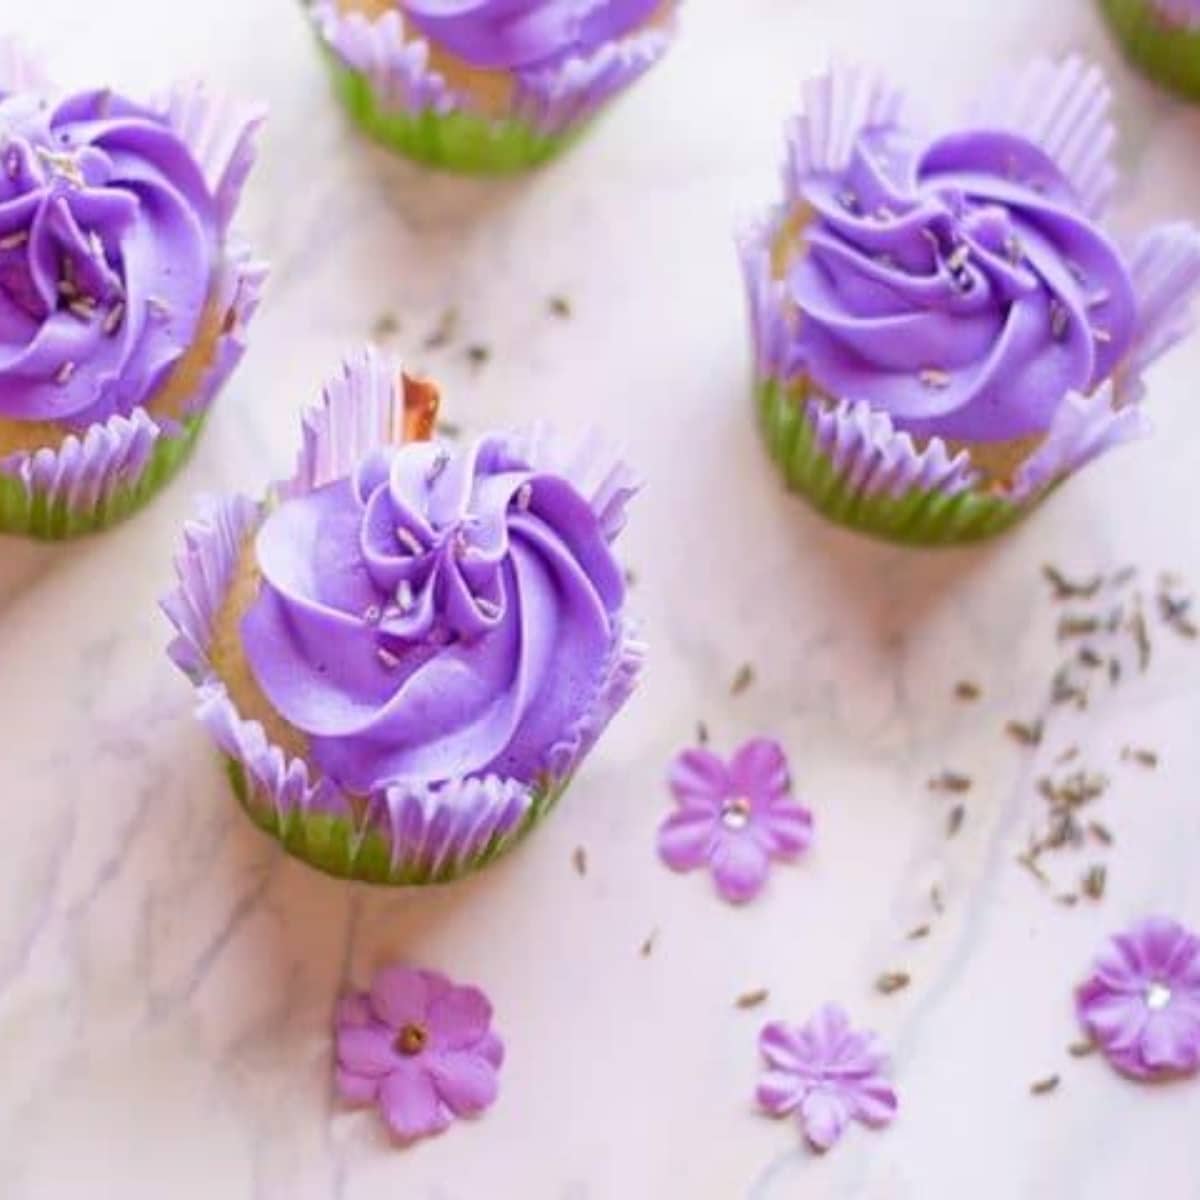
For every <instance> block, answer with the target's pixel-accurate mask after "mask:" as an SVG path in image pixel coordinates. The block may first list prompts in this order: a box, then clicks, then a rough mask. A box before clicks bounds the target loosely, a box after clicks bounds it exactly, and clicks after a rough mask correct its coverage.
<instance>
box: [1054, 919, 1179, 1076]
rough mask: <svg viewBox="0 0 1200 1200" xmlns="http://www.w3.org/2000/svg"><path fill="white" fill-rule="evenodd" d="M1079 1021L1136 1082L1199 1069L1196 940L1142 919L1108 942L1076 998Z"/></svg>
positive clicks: (1172, 925) (1174, 925)
mask: <svg viewBox="0 0 1200 1200" xmlns="http://www.w3.org/2000/svg"><path fill="white" fill-rule="evenodd" d="M1076 1010H1077V1012H1078V1014H1079V1020H1080V1022H1081V1023H1082V1025H1083V1027H1084V1029H1086V1030H1087V1032H1088V1034H1089V1036H1090V1037H1091V1038H1092V1040H1093V1041H1094V1042H1095V1043H1096V1044H1097V1045H1098V1046H1099V1047H1100V1049H1101V1050H1103V1051H1104V1053H1105V1055H1106V1056H1107V1057H1108V1061H1109V1062H1110V1063H1112V1065H1113V1066H1114V1067H1116V1068H1117V1070H1118V1071H1122V1072H1124V1074H1126V1075H1130V1076H1132V1077H1133V1078H1135V1079H1159V1078H1163V1077H1165V1076H1172V1075H1188V1074H1191V1073H1192V1072H1194V1071H1196V1070H1197V1068H1200V937H1197V936H1196V935H1195V934H1194V933H1192V932H1191V931H1190V930H1188V929H1185V928H1184V927H1183V926H1182V925H1180V924H1179V923H1178V922H1177V921H1173V920H1171V919H1170V918H1169V917H1148V918H1147V919H1146V920H1144V921H1141V922H1139V923H1138V924H1137V925H1134V926H1133V928H1132V929H1129V930H1127V931H1126V932H1125V933H1119V934H1117V935H1116V936H1115V937H1113V938H1111V939H1110V940H1109V942H1108V944H1107V945H1106V946H1105V947H1104V949H1103V950H1102V951H1101V952H1100V954H1099V956H1098V957H1097V959H1096V962H1095V964H1094V966H1093V968H1092V974H1091V975H1090V976H1089V977H1088V978H1087V979H1086V980H1085V981H1084V982H1083V983H1082V984H1081V985H1080V987H1079V991H1078V992H1077V994H1076Z"/></svg>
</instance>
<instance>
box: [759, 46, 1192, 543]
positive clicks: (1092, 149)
mask: <svg viewBox="0 0 1200 1200" xmlns="http://www.w3.org/2000/svg"><path fill="white" fill-rule="evenodd" d="M1110 99H1111V97H1110V94H1109V91H1108V88H1107V86H1106V85H1105V83H1104V80H1103V77H1102V75H1101V74H1100V72H1099V71H1098V70H1096V69H1095V68H1093V67H1089V66H1087V65H1086V64H1085V63H1083V62H1082V61H1081V60H1079V59H1068V60H1066V61H1065V62H1063V63H1061V64H1055V63H1051V62H1049V61H1047V60H1035V61H1034V62H1033V63H1031V64H1029V66H1028V67H1027V68H1026V69H1025V70H1024V71H1022V72H1021V73H1019V74H1018V75H1016V76H1015V77H1014V78H1009V79H1006V80H1003V81H1002V82H1001V83H1000V84H998V85H997V86H996V87H995V88H994V89H992V90H991V91H990V92H988V93H985V94H984V96H983V97H982V98H981V100H980V101H979V103H978V104H977V105H976V108H975V112H974V115H975V117H976V118H977V119H978V120H979V121H980V123H981V124H982V125H984V126H986V127H989V128H995V129H1011V130H1014V131H1019V132H1021V133H1022V135H1023V136H1025V137H1027V138H1028V139H1029V140H1031V141H1032V142H1034V143H1035V144H1036V145H1038V146H1039V147H1040V148H1041V149H1042V150H1043V151H1044V152H1045V153H1046V154H1047V155H1048V156H1049V157H1051V158H1052V159H1053V160H1054V161H1055V162H1056V163H1057V164H1058V165H1059V167H1060V169H1061V170H1062V171H1063V173H1064V175H1065V176H1066V177H1067V178H1068V179H1070V181H1071V183H1072V184H1073V186H1074V187H1075V189H1076V191H1077V193H1078V196H1079V197H1080V203H1081V206H1082V207H1083V208H1084V210H1085V211H1087V212H1088V213H1089V214H1091V215H1097V214H1099V213H1100V212H1102V211H1103V209H1104V207H1105V205H1106V203H1107V201H1108V199H1109V197H1110V196H1111V193H1112V191H1113V188H1114V186H1115V184H1116V171H1115V168H1114V167H1113V165H1112V162H1111V158H1110V153H1111V150H1112V146H1113V142H1114V131H1113V129H1112V127H1111V124H1110V122H1109V120H1108V107H1109V103H1110ZM804 107H805V114H806V115H805V117H804V118H803V119H797V120H795V121H794V122H793V123H792V124H791V125H790V127H789V129H788V154H787V159H786V161H785V164H784V170H783V182H784V192H785V195H786V197H787V201H786V202H785V204H784V205H782V206H780V207H779V208H777V209H776V210H774V211H773V212H771V213H770V214H769V215H768V217H767V218H766V219H765V220H762V221H759V222H756V223H752V224H750V225H748V226H746V227H745V228H744V229H743V230H742V232H741V235H740V237H739V239H738V249H739V254H740V258H741V266H742V274H743V281H744V285H745V289H746V296H747V306H748V312H749V324H750V336H751V344H752V348H753V353H754V386H753V392H754V403H755V409H756V414H757V417H758V421H759V425H760V428H761V430H762V433H763V436H764V438H765V441H766V445H767V448H768V451H769V453H770V455H771V457H772V459H773V460H774V461H775V463H776V465H777V466H778V467H779V469H780V470H781V472H782V474H783V476H784V478H785V480H786V482H787V485H788V486H789V487H790V488H791V489H792V490H794V491H796V492H798V493H800V494H802V495H804V496H805V497H806V498H807V499H808V500H809V501H810V502H811V503H812V505H813V506H814V507H815V508H816V509H817V510H818V511H820V512H821V513H823V514H824V515H826V516H827V517H829V518H830V519H832V520H834V521H837V522H840V523H842V524H844V525H847V526H850V527H852V528H855V529H858V530H860V531H863V532H867V533H872V534H875V535H878V536H880V537H884V538H888V539H891V540H894V541H899V542H905V543H913V544H922V545H940V544H952V543H956V542H966V541H973V540H978V539H981V538H986V537H990V536H993V535H995V534H998V533H1001V532H1003V531H1004V530H1006V529H1008V528H1010V527H1011V526H1013V525H1014V524H1016V523H1017V522H1018V521H1019V520H1021V519H1022V518H1023V517H1024V516H1025V515H1027V514H1028V513H1029V512H1031V511H1032V510H1033V509H1034V508H1036V507H1037V506H1038V505H1039V504H1040V503H1041V502H1042V501H1043V500H1044V499H1046V497H1047V496H1049V495H1050V494H1051V493H1052V492H1053V491H1054V490H1055V489H1056V488H1057V487H1058V486H1059V485H1060V484H1061V483H1062V482H1064V481H1065V480H1066V479H1068V478H1069V477H1070V476H1071V475H1072V474H1074V473H1075V472H1076V471H1078V470H1079V469H1080V468H1082V467H1084V466H1085V465H1086V464H1088V463H1089V462H1091V461H1092V460H1094V459H1095V458H1098V457H1099V456H1101V455H1103V454H1105V453H1107V452H1108V451H1109V450H1111V449H1114V448H1115V447H1117V446H1119V445H1122V444H1124V443H1126V442H1129V441H1132V440H1135V439H1137V438H1140V437H1142V436H1144V435H1145V434H1147V433H1148V432H1149V428H1150V425H1149V421H1148V419H1147V417H1146V415H1145V413H1144V410H1143V407H1142V400H1143V398H1144V394H1145V386H1144V383H1143V373H1144V371H1145V370H1146V369H1147V368H1148V367H1149V366H1150V365H1151V364H1152V363H1153V362H1154V361H1156V360H1157V359H1158V358H1159V357H1160V356H1161V355H1162V354H1163V353H1165V352H1166V351H1167V350H1169V349H1170V348H1171V347H1172V346H1174V345H1175V344H1176V343H1177V342H1178V341H1179V340H1181V339H1182V338H1183V337H1184V336H1186V334H1187V333H1188V332H1189V331H1190V329H1191V326H1192V319H1191V314H1190V312H1189V301H1190V300H1191V299H1192V298H1193V297H1194V296H1195V294H1196V292H1197V289H1198V288H1200V238H1198V237H1197V233H1196V231H1195V229H1193V228H1192V227H1191V226H1190V225H1188V224H1186V223H1178V224H1169V225H1163V226H1160V227H1158V228H1156V229H1153V230H1151V231H1150V232H1148V233H1146V234H1144V235H1143V236H1142V237H1141V238H1140V239H1139V240H1138V241H1137V242H1136V243H1135V244H1134V245H1133V246H1132V247H1131V248H1130V249H1129V250H1128V252H1127V254H1126V256H1125V258H1126V264H1127V267H1128V269H1129V275H1130V280H1131V282H1132V285H1133V289H1134V293H1135V297H1136V302H1137V313H1138V323H1137V327H1136V330H1135V336H1134V339H1133V342H1132V344H1131V346H1130V348H1129V350H1128V352H1127V354H1126V356H1125V358H1124V360H1123V362H1122V363H1121V364H1120V367H1119V369H1118V370H1117V371H1116V372H1115V374H1114V375H1113V376H1112V377H1111V378H1109V379H1107V380H1105V381H1104V382H1103V383H1101V384H1100V385H1099V386H1098V387H1096V388H1095V390H1094V391H1093V392H1091V393H1090V394H1088V395H1081V394H1076V393H1070V394H1068V395H1066V396H1065V397H1064V398H1063V400H1062V402H1061V403H1060V405H1059V408H1058V409H1057V411H1056V412H1055V414H1054V417H1053V419H1052V421H1051V424H1050V427H1049V428H1048V429H1047V431H1046V432H1045V434H1044V436H1043V437H1042V439H1041V441H1040V443H1039V444H1038V445H1037V446H1036V447H1035V448H1034V449H1033V450H1032V451H1031V452H1030V453H1029V454H1028V456H1027V457H1026V458H1025V459H1024V460H1023V461H1021V462H1019V463H1018V464H1017V465H1016V466H1015V467H1014V469H1013V470H1012V473H1011V477H1010V478H1008V479H1007V480H1006V481H1005V482H1004V484H1003V485H996V484H993V483H990V482H989V481H987V480H985V479H984V478H983V476H982V474H981V472H979V471H977V470H976V469H975V468H974V466H973V463H972V458H971V454H970V450H969V449H968V448H966V447H957V448H956V447H953V446H950V445H947V444H946V443H945V442H944V441H943V440H942V439H941V438H939V437H932V438H929V439H927V440H925V441H923V442H922V443H918V442H917V441H916V440H915V439H914V438H913V437H911V436H910V435H909V434H908V433H906V432H903V431H902V430H898V429H897V428H896V427H895V425H894V423H893V421H892V420H891V418H890V417H889V416H888V415H887V414H886V413H884V412H883V411H881V410H878V409H874V408H873V407H872V406H871V404H870V402H869V397H839V396H830V395H827V394H825V393H823V392H822V391H821V390H820V389H819V388H818V387H817V386H816V385H815V384H814V382H813V381H812V380H811V379H810V378H809V376H808V374H807V373H806V364H805V362H804V360H803V356H802V355H801V354H800V352H799V351H798V349H797V346H796V340H795V332H796V328H797V321H798V319H799V314H798V313H797V312H796V310H795V309H794V307H793V305H792V303H791V300H790V298H789V295H788V289H787V284H786V281H785V278H784V273H783V272H782V271H781V269H780V267H779V263H778V262H777V261H776V255H777V248H778V246H779V244H780V242H779V239H780V238H781V237H784V236H788V235H789V232H790V230H789V218H790V214H791V213H792V212H793V210H794V205H795V203H796V202H797V200H798V199H799V196H800V187H801V185H802V182H803V180H804V179H806V178H808V177H811V176H814V175H822V174H833V173H836V172H837V171H839V170H841V169H843V168H844V167H845V166H846V164H847V163H848V161H849V157H850V154H851V152H852V149H853V146H854V144H855V140H856V138H857V137H858V135H859V134H860V132H861V131H863V130H865V129H875V130H879V129H886V128H889V127H891V126H892V125H893V124H894V123H895V122H897V121H898V120H899V118H900V116H901V114H902V111H903V108H904V97H903V95H902V94H901V93H900V92H899V91H898V90H896V89H895V88H892V87H890V86H889V85H888V84H887V83H886V82H885V81H883V80H882V79H880V78H879V77H878V76H877V75H875V74H874V73H872V72H870V71H864V70H855V69H842V68H834V69H832V70H831V71H830V72H829V73H828V74H826V75H824V76H821V77H819V78H817V79H815V80H812V81H810V82H809V83H808V84H807V85H806V87H805V93H804Z"/></svg>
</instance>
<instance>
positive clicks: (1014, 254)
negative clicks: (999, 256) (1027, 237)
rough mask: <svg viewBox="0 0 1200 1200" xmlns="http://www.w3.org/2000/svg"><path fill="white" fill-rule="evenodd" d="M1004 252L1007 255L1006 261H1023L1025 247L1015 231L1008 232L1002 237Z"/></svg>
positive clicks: (1015, 263) (1015, 262)
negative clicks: (1006, 235)
mask: <svg viewBox="0 0 1200 1200" xmlns="http://www.w3.org/2000/svg"><path fill="white" fill-rule="evenodd" d="M1004 253H1005V254H1006V255H1007V256H1008V261H1009V262H1011V263H1013V264H1014V265H1018V264H1020V263H1021V262H1023V261H1024V259H1025V247H1024V246H1023V245H1021V239H1020V238H1019V237H1017V235H1016V234H1015V233H1010V234H1009V235H1008V237H1006V238H1005V239H1004Z"/></svg>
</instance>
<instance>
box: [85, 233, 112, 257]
mask: <svg viewBox="0 0 1200 1200" xmlns="http://www.w3.org/2000/svg"><path fill="white" fill-rule="evenodd" d="M88 245H89V246H90V247H91V249H92V255H93V257H94V258H96V259H98V260H99V261H100V262H107V259H106V258H105V256H104V243H103V242H102V241H101V240H100V235H99V234H98V233H97V232H96V231H95V230H94V229H92V230H90V231H89V232H88Z"/></svg>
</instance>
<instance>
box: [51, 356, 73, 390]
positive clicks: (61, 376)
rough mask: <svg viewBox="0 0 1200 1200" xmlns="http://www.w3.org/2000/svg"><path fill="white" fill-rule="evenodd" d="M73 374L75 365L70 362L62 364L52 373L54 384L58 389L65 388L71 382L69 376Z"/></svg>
mask: <svg viewBox="0 0 1200 1200" xmlns="http://www.w3.org/2000/svg"><path fill="white" fill-rule="evenodd" d="M74 374H75V364H74V363H73V362H71V361H69V360H68V361H67V362H65V363H63V365H62V366H61V367H59V368H58V370H57V371H56V372H55V373H54V382H55V383H57V384H58V386H59V387H65V386H66V385H67V384H68V383H70V382H71V376H72V375H74Z"/></svg>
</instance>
